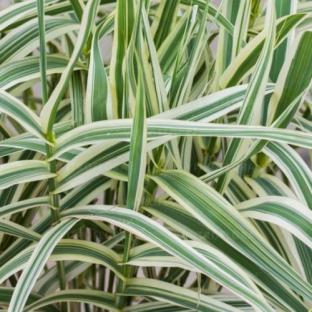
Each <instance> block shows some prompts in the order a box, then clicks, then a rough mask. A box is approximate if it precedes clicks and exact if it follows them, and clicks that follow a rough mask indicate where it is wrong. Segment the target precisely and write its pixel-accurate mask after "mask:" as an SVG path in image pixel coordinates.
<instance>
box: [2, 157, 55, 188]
mask: <svg viewBox="0 0 312 312" xmlns="http://www.w3.org/2000/svg"><path fill="white" fill-rule="evenodd" d="M54 176H55V174H53V173H51V172H50V170H49V166H48V164H47V163H46V162H44V161H40V160H21V161H15V162H10V163H7V164H3V165H0V178H1V180H0V181H1V182H0V189H5V188H7V187H9V186H12V185H15V184H20V183H26V182H31V181H38V180H44V179H48V178H51V177H54Z"/></svg>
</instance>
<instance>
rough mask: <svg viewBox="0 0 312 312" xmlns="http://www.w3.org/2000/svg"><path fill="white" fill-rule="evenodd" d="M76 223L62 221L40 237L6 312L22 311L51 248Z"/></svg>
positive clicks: (75, 221)
mask: <svg viewBox="0 0 312 312" xmlns="http://www.w3.org/2000/svg"><path fill="white" fill-rule="evenodd" d="M76 223H77V220H73V219H72V220H64V221H62V222H60V223H59V224H58V225H56V226H55V227H53V228H51V229H50V230H49V231H47V232H46V233H45V234H44V235H43V236H42V238H41V240H40V241H39V243H38V245H37V246H36V248H35V250H34V252H33V253H32V255H31V257H30V259H29V260H28V263H27V265H26V267H25V269H24V270H23V273H22V275H21V276H20V278H19V280H18V283H17V285H16V287H15V289H14V292H13V295H12V298H11V301H10V305H9V309H8V312H22V311H23V310H24V307H25V304H26V302H27V298H28V296H29V294H30V292H31V290H32V288H33V286H34V284H35V283H36V280H37V278H38V276H39V274H40V272H41V270H42V269H43V267H44V265H45V263H46V261H47V259H48V258H49V256H50V254H51V253H52V251H53V248H54V247H55V246H56V244H57V243H58V241H59V240H60V239H61V238H62V236H64V235H65V234H66V233H67V232H68V230H69V229H70V228H71V227H73V226H74V225H75V224H76Z"/></svg>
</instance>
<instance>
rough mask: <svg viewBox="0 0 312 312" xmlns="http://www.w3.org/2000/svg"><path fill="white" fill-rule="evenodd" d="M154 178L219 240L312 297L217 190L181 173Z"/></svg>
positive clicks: (308, 296)
mask: <svg viewBox="0 0 312 312" xmlns="http://www.w3.org/2000/svg"><path fill="white" fill-rule="evenodd" d="M151 178H152V179H153V180H154V181H155V182H156V183H157V184H158V185H159V186H160V187H161V188H162V189H164V190H165V191H166V192H167V193H168V194H169V195H170V196H171V197H172V198H174V199H175V200H176V201H177V202H178V203H179V204H180V205H181V206H182V207H183V208H184V209H186V210H187V211H189V212H190V213H191V214H192V215H193V216H194V217H195V218H196V219H198V220H200V221H201V222H202V223H203V224H205V225H206V227H207V228H209V229H211V230H212V231H213V232H214V233H216V234H217V235H218V236H219V237H220V238H222V239H224V240H225V241H226V242H228V243H229V244H230V245H231V246H233V247H234V248H236V249H237V250H238V251H240V252H241V253H243V254H246V255H247V256H248V257H249V258H250V259H252V260H253V261H254V262H255V263H257V264H258V265H259V266H260V267H261V268H263V269H264V270H266V271H267V272H268V273H270V274H272V275H273V276H275V278H277V279H279V280H281V281H283V282H284V283H286V284H287V285H288V286H289V287H290V288H292V289H293V290H296V291H297V292H298V293H300V294H302V295H303V296H305V297H306V298H310V297H311V296H312V289H311V286H310V285H309V284H307V283H306V282H305V281H304V280H303V279H302V278H301V277H300V276H299V275H298V273H296V272H295V271H294V270H293V269H292V268H291V267H290V266H289V265H288V264H287V262H286V261H285V260H284V259H283V258H282V257H280V256H279V255H278V253H277V252H276V251H275V250H274V249H273V248H272V247H271V246H270V245H269V244H267V243H266V242H265V241H263V240H262V238H261V236H260V235H259V233H257V231H256V230H255V228H254V227H253V226H252V225H251V224H250V223H249V222H248V221H247V219H245V218H243V217H242V215H241V214H239V213H238V212H237V210H236V209H235V208H234V207H233V206H231V205H230V204H229V203H228V202H227V201H226V200H225V199H224V198H222V196H221V195H220V194H219V193H217V192H216V191H215V190H214V189H212V188H211V187H209V186H208V185H206V184H205V183H203V182H202V181H200V180H199V179H198V178H196V177H194V176H192V175H191V174H188V173H186V172H182V171H167V172H165V173H162V174H161V175H159V176H153V177H151Z"/></svg>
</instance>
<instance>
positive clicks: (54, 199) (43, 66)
mask: <svg viewBox="0 0 312 312" xmlns="http://www.w3.org/2000/svg"><path fill="white" fill-rule="evenodd" d="M37 12H38V24H39V40H40V76H41V92H42V104H43V105H45V103H46V102H47V101H48V96H49V95H48V81H47V56H46V54H47V53H46V40H45V19H44V17H45V15H44V1H43V0H37ZM47 138H48V140H49V142H50V143H52V144H53V143H54V139H53V138H54V133H53V131H51V132H49V133H47ZM52 155H53V148H52V146H50V145H49V144H47V145H46V159H47V160H48V159H49V158H50V157H51V156H52ZM49 165H50V172H51V173H56V161H55V160H53V161H51V162H50V163H49ZM55 189H56V180H55V178H51V179H49V184H48V190H49V198H50V203H51V205H52V207H53V209H52V215H53V219H54V221H55V222H57V221H58V220H59V219H60V204H59V196H58V195H57V194H54V193H53V192H54V190H55ZM57 271H58V276H59V284H60V289H66V276H65V266H64V262H57ZM61 310H62V311H64V312H66V311H68V310H67V304H66V303H64V304H61Z"/></svg>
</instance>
